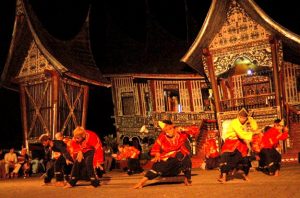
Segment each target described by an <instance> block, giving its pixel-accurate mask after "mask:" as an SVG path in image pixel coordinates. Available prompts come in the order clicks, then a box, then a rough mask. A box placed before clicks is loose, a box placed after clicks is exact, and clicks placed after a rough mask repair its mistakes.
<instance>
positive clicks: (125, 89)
mask: <svg viewBox="0 0 300 198" xmlns="http://www.w3.org/2000/svg"><path fill="white" fill-rule="evenodd" d="M113 83H114V86H115V87H114V90H115V94H116V100H117V101H116V105H117V107H116V111H117V112H116V113H117V115H118V116H120V115H123V112H122V109H123V108H122V100H121V98H122V93H129V92H131V93H132V94H133V97H134V107H132V108H134V112H135V114H136V115H139V114H140V108H139V107H140V106H139V104H140V103H139V94H138V86H137V85H136V84H134V83H133V80H132V78H131V77H120V78H114V79H113Z"/></svg>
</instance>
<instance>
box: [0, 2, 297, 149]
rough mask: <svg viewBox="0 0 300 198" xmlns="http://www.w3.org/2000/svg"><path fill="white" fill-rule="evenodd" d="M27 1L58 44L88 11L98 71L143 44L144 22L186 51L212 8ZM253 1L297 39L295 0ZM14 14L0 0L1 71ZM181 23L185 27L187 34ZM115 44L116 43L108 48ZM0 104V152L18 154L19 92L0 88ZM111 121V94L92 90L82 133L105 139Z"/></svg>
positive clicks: (200, 4)
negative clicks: (180, 43)
mask: <svg viewBox="0 0 300 198" xmlns="http://www.w3.org/2000/svg"><path fill="white" fill-rule="evenodd" d="M29 2H30V4H31V5H32V7H33V8H34V10H35V12H36V14H37V16H38V17H39V19H40V21H41V22H42V24H43V26H44V27H45V28H46V29H47V31H48V32H49V33H50V34H52V35H53V36H55V37H57V38H58V39H61V40H68V39H71V38H72V37H73V36H75V35H76V34H77V33H78V31H79V30H80V28H81V25H82V23H83V22H84V20H85V18H86V16H87V13H88V10H89V9H90V14H91V15H90V35H91V43H92V51H93V54H94V57H95V60H96V63H97V65H98V67H99V68H100V70H101V69H104V67H113V66H114V65H117V64H123V62H124V58H122V57H124V56H125V55H124V53H128V54H127V56H130V54H129V53H131V51H134V50H135V46H136V45H134V44H136V43H139V44H142V45H145V44H146V40H147V32H148V31H149V28H150V26H149V19H151V20H152V21H154V22H155V23H157V24H159V26H161V27H162V28H163V29H164V31H165V32H166V33H167V34H169V35H170V36H172V37H174V38H176V39H177V40H179V41H183V42H185V43H186V50H188V48H189V46H190V45H191V44H192V42H193V41H194V39H195V37H196V35H197V33H198V31H199V30H200V28H201V26H202V23H203V21H204V19H205V17H206V14H207V11H208V9H209V6H210V3H211V1H210V0H101V1H99V0H78V1H76V0H42V1H41V0H29ZM255 2H256V3H257V4H258V5H259V6H261V8H262V9H264V10H265V12H266V13H267V14H268V15H269V16H270V17H271V18H273V19H274V20H275V21H276V22H278V23H279V24H281V25H283V26H284V27H286V28H287V29H289V30H291V31H293V32H295V33H297V34H300V13H299V12H300V11H299V7H298V6H297V5H296V4H297V1H292V0H289V1H288V0H286V1H280V0H272V1H270V0H256V1H255ZM186 8H187V9H188V12H186ZM186 13H188V15H186ZM14 14H15V1H14V0H1V1H0V72H2V69H3V67H4V64H5V61H6V57H7V53H8V49H9V44H10V40H11V35H12V30H13V23H14ZM186 17H188V18H186ZM186 19H188V24H189V26H188V27H189V30H188V31H187V22H186ZM111 27H114V28H115V30H116V31H117V34H115V35H111V32H109V31H108V30H109V29H111ZM108 38H109V39H108ZM123 38H126V39H127V40H126V42H128V40H129V41H130V42H132V43H134V44H132V45H129V47H128V45H126V48H124V47H122V46H124V43H123ZM114 42H117V43H116V44H115V45H112V43H114ZM157 42H158V43H159V42H160V41H159V40H158V41H157ZM135 53H136V52H135ZM138 53H139V54H138V55H140V56H144V55H145V53H144V52H138ZM157 53H159V50H158V52H157ZM183 55H184V53H182V56H183ZM126 61H128V60H126ZM158 61H160V60H158ZM178 61H179V60H178ZM126 65H128V63H126ZM0 101H1V102H0V148H6V149H7V148H10V147H15V148H17V149H20V147H21V145H22V141H23V135H22V126H21V112H20V99H19V93H18V92H14V91H11V90H7V89H4V88H0ZM111 116H113V104H112V96H111V90H110V89H108V88H99V87H92V88H91V91H90V97H89V109H88V118H87V128H88V129H90V130H94V131H96V132H97V133H98V134H99V135H100V136H101V137H102V138H103V137H104V136H105V135H107V134H113V133H115V129H114V126H113V120H112V118H111Z"/></svg>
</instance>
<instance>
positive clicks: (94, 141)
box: [66, 126, 103, 188]
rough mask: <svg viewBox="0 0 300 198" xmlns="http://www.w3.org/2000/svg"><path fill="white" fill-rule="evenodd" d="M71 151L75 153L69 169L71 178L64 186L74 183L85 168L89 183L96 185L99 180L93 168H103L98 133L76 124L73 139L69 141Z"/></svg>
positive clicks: (68, 186)
mask: <svg viewBox="0 0 300 198" xmlns="http://www.w3.org/2000/svg"><path fill="white" fill-rule="evenodd" d="M71 149H72V152H73V153H74V154H75V155H76V159H75V161H74V165H73V168H72V171H71V178H70V181H69V183H68V184H67V186H66V188H71V187H73V186H75V185H76V183H77V181H78V180H79V179H80V175H81V172H82V170H83V169H84V168H85V169H86V171H87V176H88V177H89V179H90V181H91V185H92V186H94V187H97V186H99V185H100V181H99V180H98V178H97V177H96V175H95V169H96V168H100V169H101V170H103V167H102V165H101V164H102V163H103V148H102V143H101V141H100V138H99V137H98V135H97V134H96V133H95V132H93V131H89V130H86V129H84V128H83V127H81V126H78V127H76V128H75V130H74V131H73V139H72V141H71Z"/></svg>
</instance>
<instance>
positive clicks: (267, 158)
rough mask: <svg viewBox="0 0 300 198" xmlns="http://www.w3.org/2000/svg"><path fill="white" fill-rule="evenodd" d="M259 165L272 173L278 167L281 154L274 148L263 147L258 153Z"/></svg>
mask: <svg viewBox="0 0 300 198" xmlns="http://www.w3.org/2000/svg"><path fill="white" fill-rule="evenodd" d="M259 157H260V165H261V166H262V167H264V169H265V170H266V171H267V172H269V173H271V174H273V173H275V171H276V170H279V169H280V166H281V165H280V164H281V155H280V153H279V152H278V151H277V150H276V149H275V148H263V149H261V151H260V154H259Z"/></svg>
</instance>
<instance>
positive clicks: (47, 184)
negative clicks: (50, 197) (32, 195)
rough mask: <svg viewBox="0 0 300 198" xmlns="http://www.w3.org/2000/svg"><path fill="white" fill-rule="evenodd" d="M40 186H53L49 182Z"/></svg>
mask: <svg viewBox="0 0 300 198" xmlns="http://www.w3.org/2000/svg"><path fill="white" fill-rule="evenodd" d="M42 186H53V184H52V183H51V182H49V183H43V184H42Z"/></svg>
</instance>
